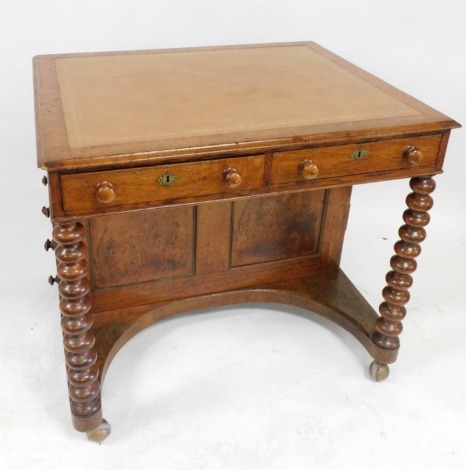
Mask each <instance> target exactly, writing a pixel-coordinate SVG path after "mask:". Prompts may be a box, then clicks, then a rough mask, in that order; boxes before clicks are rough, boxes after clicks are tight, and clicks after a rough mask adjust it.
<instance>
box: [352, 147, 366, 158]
mask: <svg viewBox="0 0 466 470" xmlns="http://www.w3.org/2000/svg"><path fill="white" fill-rule="evenodd" d="M368 155H369V152H368V151H367V150H364V149H358V150H355V151H354V152H353V153H352V154H351V160H362V159H363V158H366V157H367V156H368Z"/></svg>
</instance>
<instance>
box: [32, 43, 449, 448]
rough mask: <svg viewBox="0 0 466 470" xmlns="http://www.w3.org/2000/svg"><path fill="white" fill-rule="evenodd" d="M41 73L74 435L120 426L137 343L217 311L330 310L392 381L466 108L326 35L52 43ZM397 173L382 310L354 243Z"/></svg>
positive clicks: (41, 114)
mask: <svg viewBox="0 0 466 470" xmlns="http://www.w3.org/2000/svg"><path fill="white" fill-rule="evenodd" d="M34 77H35V105H36V123H37V142H38V165H39V167H40V168H42V169H44V170H46V171H47V176H46V177H44V178H43V182H44V184H48V188H49V198H50V207H44V208H43V209H42V210H43V212H44V214H45V215H46V216H47V217H50V218H51V221H52V225H53V231H52V233H53V238H52V240H47V241H46V244H45V247H46V249H47V250H48V249H50V248H51V249H52V250H54V252H55V256H56V261H57V276H51V277H50V279H49V281H50V282H51V283H54V282H57V283H58V289H59V298H60V311H61V325H62V329H63V343H64V349H65V358H66V370H67V379H68V387H69V398H70V404H71V413H72V416H73V424H74V427H75V428H76V429H77V430H79V431H85V432H87V434H88V437H89V438H90V439H91V440H96V441H101V440H103V439H104V438H105V437H106V436H107V435H108V434H109V433H110V426H109V425H108V423H107V422H106V421H105V420H103V418H102V408H101V390H102V383H103V380H104V376H105V372H106V370H107V368H108V366H109V364H110V362H111V360H112V358H113V357H114V356H115V354H116V353H117V352H118V350H119V349H120V348H121V347H122V346H123V344H124V343H125V342H126V341H128V340H129V339H130V338H131V337H133V336H134V335H135V334H136V333H138V332H139V331H141V330H142V329H144V328H146V327H148V326H149V325H152V324H153V323H155V322H157V321H159V320H162V319H165V318H167V317H170V316H173V315H177V314H180V313H184V312H190V311H195V310H199V309H205V308H207V307H215V306H220V305H231V304H236V303H241V302H278V303H282V304H292V305H296V306H299V307H301V308H304V309H306V310H307V311H312V312H314V313H317V314H320V315H324V316H325V317H327V318H329V319H330V320H332V321H334V322H336V323H337V324H339V325H340V326H341V327H343V328H345V329H346V330H348V331H349V332H351V333H352V334H353V335H354V336H355V337H356V338H357V339H358V340H359V341H360V342H361V343H362V345H363V346H364V347H365V348H366V350H367V351H368V353H369V354H370V355H371V356H372V358H373V360H374V361H373V362H372V364H371V366H370V372H371V375H372V377H373V378H374V379H376V380H383V379H384V378H386V377H387V376H388V372H389V370H388V364H391V363H393V362H394V361H395V360H396V357H397V353H398V350H399V346H400V343H399V335H400V333H401V330H402V323H401V321H402V320H403V318H404V317H405V314H406V310H405V304H406V303H407V302H408V300H409V292H408V289H409V287H410V286H411V284H412V276H411V274H412V273H413V272H414V271H415V269H416V260H415V258H416V257H417V256H418V255H419V253H420V250H421V249H420V242H422V241H423V240H424V238H425V236H426V232H425V228H424V227H425V226H426V225H427V224H428V222H429V214H428V210H429V209H430V208H431V207H432V198H431V196H430V193H432V191H434V188H435V183H434V180H433V179H432V176H433V175H435V174H438V173H441V171H442V165H443V160H444V157H445V151H446V147H447V142H448V138H449V134H450V130H451V129H452V128H455V127H458V124H457V123H456V122H455V121H453V120H451V119H450V118H448V117H447V116H445V115H443V114H441V113H439V112H437V111H435V110H433V109H431V108H429V107H428V106H426V105H424V104H422V103H420V102H419V101H417V100H415V99H414V98H411V97H410V96H407V95H406V94H404V93H402V92H400V91H399V90H396V89H395V88H393V87H391V86H389V85H388V84H386V83H384V82H382V81H381V80H379V79H377V78H375V77H373V76H371V75H369V74H368V73H366V72H364V71H362V70H361V69H359V68H357V67H355V66H353V65H351V64H349V63H348V62H346V61H344V60H342V59H341V58H339V57H336V56H335V55H333V54H332V53H330V52H328V51H326V50H325V49H323V48H321V47H319V46H318V45H316V44H314V43H292V44H273V45H255V46H242V47H223V48H196V49H177V50H156V51H142V52H122V53H102V54H71V55H54V56H51V55H50V56H39V57H36V58H35V59H34ZM395 178H411V179H410V187H411V192H410V194H409V195H408V197H407V200H406V202H407V209H406V210H405V212H404V214H403V219H404V224H403V225H402V226H401V228H400V230H399V236H400V240H399V241H398V242H397V243H396V244H395V255H394V256H393V257H392V259H391V261H390V265H391V270H390V272H389V273H388V274H387V277H386V284H387V285H386V286H385V288H384V289H383V292H382V295H383V302H382V303H381V305H380V308H379V312H378V313H377V312H375V311H374V310H373V309H372V308H371V307H370V305H369V304H368V303H367V302H366V301H365V299H364V298H363V297H362V295H361V294H360V293H359V292H358V290H357V289H356V288H355V287H354V286H353V284H352V283H351V282H350V280H349V279H348V278H347V277H346V276H345V274H344V273H343V272H342V271H341V269H340V268H339V264H340V255H341V250H342V246H343V237H344V232H345V228H346V222H347V218H348V212H349V207H350V196H351V189H352V186H353V185H354V184H359V183H368V182H375V181H384V180H390V179H395ZM382 197H383V195H381V198H382ZM381 205H382V204H381ZM380 215H381V216H383V210H381V211H380ZM362 243H363V242H362Z"/></svg>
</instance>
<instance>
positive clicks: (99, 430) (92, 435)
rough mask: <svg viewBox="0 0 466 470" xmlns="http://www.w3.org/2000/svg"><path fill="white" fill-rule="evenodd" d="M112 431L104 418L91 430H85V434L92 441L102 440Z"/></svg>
mask: <svg viewBox="0 0 466 470" xmlns="http://www.w3.org/2000/svg"><path fill="white" fill-rule="evenodd" d="M111 432H112V427H111V426H110V424H108V423H107V421H105V419H103V420H102V422H101V423H100V424H99V425H98V426H97V427H96V428H95V429H93V430H92V431H87V432H86V435H87V438H88V439H89V440H90V441H92V442H99V443H100V442H102V441H103V440H104V439H106V438H107V437H108V436H109V435H110V433H111Z"/></svg>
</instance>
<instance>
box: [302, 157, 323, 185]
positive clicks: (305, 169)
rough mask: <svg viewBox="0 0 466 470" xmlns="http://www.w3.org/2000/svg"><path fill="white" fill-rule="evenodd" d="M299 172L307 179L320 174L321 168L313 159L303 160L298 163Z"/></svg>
mask: <svg viewBox="0 0 466 470" xmlns="http://www.w3.org/2000/svg"><path fill="white" fill-rule="evenodd" d="M298 171H299V174H300V175H301V176H302V177H303V178H304V179H306V180H312V179H314V178H316V177H317V176H318V175H319V168H318V167H317V165H315V164H314V162H313V161H312V160H303V161H302V162H301V163H300V164H299V165H298Z"/></svg>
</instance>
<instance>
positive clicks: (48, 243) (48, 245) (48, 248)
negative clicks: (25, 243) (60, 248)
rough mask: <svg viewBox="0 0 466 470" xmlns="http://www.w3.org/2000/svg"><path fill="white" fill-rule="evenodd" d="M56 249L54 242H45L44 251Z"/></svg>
mask: <svg viewBox="0 0 466 470" xmlns="http://www.w3.org/2000/svg"><path fill="white" fill-rule="evenodd" d="M56 247H57V242H56V241H55V240H49V239H48V238H47V240H45V243H44V248H45V251H49V250H50V248H52V250H55V248H56Z"/></svg>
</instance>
